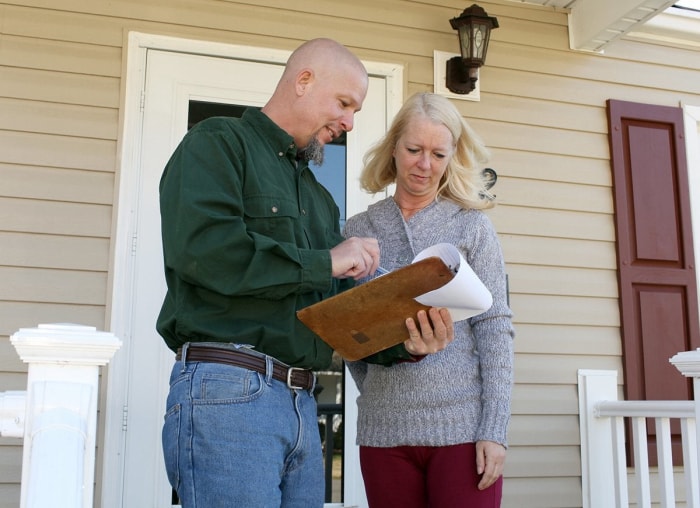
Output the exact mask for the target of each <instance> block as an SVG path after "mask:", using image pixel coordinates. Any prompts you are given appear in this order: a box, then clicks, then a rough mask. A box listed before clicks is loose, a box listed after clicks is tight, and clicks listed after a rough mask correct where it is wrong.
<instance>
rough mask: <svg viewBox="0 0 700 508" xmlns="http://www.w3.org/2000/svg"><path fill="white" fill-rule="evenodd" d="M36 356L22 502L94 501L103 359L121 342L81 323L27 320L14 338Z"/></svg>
mask: <svg viewBox="0 0 700 508" xmlns="http://www.w3.org/2000/svg"><path fill="white" fill-rule="evenodd" d="M10 340H11V342H12V344H13V345H14V347H15V349H16V350H17V353H18V354H19V356H20V358H21V359H22V361H24V362H25V363H27V364H29V368H28V380H27V395H26V414H25V428H24V454H23V457H22V490H21V503H20V507H21V508H45V507H53V508H62V507H65V508H69V507H70V508H92V505H93V504H92V500H93V490H94V487H93V483H94V477H95V471H94V466H95V434H96V423H97V393H98V378H99V367H100V365H105V364H107V363H108V362H109V360H110V359H111V358H112V356H113V355H114V353H115V352H116V351H117V349H119V347H120V346H121V342H120V341H119V340H118V339H117V338H116V337H115V336H114V335H112V334H111V333H107V332H98V331H97V330H96V329H95V328H93V327H90V326H80V325H73V324H48V325H39V327H38V328H22V329H20V330H19V331H18V332H16V333H15V334H13V335H12V337H11V338H10Z"/></svg>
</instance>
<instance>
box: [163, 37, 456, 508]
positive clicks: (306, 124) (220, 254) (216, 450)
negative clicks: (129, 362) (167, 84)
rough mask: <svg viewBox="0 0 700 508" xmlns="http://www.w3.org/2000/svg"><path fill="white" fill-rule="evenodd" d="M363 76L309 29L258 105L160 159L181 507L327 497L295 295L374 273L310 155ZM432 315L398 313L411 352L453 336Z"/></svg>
mask: <svg viewBox="0 0 700 508" xmlns="http://www.w3.org/2000/svg"><path fill="white" fill-rule="evenodd" d="M367 86H368V77H367V72H366V70H365V68H364V66H363V65H362V63H361V62H360V61H359V60H358V59H357V57H355V56H354V55H353V54H352V53H351V52H350V51H349V50H348V49H347V48H345V47H343V46H342V45H340V44H338V43H337V42H335V41H332V40H329V39H315V40H312V41H309V42H307V43H305V44H302V45H301V46H300V47H299V48H298V49H297V50H296V51H294V52H293V53H292V55H291V56H290V58H289V61H288V62H287V65H286V67H285V70H284V72H283V74H282V77H281V79H280V81H279V83H278V85H277V88H276V89H275V91H274V93H273V95H272V97H271V98H270V100H269V101H268V103H267V104H266V105H265V106H264V107H263V108H262V110H261V111H257V110H255V109H249V110H247V111H246V112H245V113H244V114H243V116H242V118H241V119H231V118H212V119H209V120H205V121H203V122H201V123H200V124H198V125H196V126H195V127H193V128H192V129H191V131H190V132H189V133H188V134H187V135H186V136H185V137H184V138H183V140H182V142H181V143H180V145H179V146H178V148H177V149H176V150H175V152H174V153H173V155H172V157H171V159H170V161H169V162H168V164H167V166H166V168H165V171H164V173H163V176H162V179H161V185H160V193H161V224H162V236H163V252H164V264H165V275H166V281H167V284H168V293H167V295H166V297H165V301H164V302H163V307H162V310H161V313H160V315H159V317H158V322H157V329H158V331H159V333H160V334H161V335H162V336H163V338H164V340H165V342H166V344H167V345H168V347H170V348H171V349H172V350H173V351H176V352H177V357H176V359H177V362H176V364H175V366H174V367H173V370H172V374H171V379H170V393H169V395H168V401H167V410H166V415H165V423H164V426H163V451H164V456H165V463H166V469H167V472H168V477H169V479H170V482H171V484H172V485H173V487H174V488H175V489H176V490H177V493H178V496H179V498H180V502H181V504H182V506H183V508H216V507H225V508H230V507H245V508H256V507H261V508H262V507H277V506H280V507H289V508H291V507H299V508H313V507H320V506H322V505H323V497H324V496H323V494H324V492H323V489H324V487H323V466H322V457H321V449H320V440H319V432H318V427H317V416H316V403H315V400H314V398H313V387H314V383H315V378H314V375H313V373H312V372H311V371H312V370H315V369H321V368H324V367H326V366H327V365H328V364H329V363H330V359H331V354H332V351H331V350H330V348H329V347H328V346H327V345H326V344H325V343H324V342H323V341H322V340H320V338H319V337H318V336H316V335H315V334H314V333H313V332H311V331H310V330H309V329H308V328H306V327H305V326H304V325H303V324H301V322H300V321H298V320H297V318H296V311H297V310H298V309H300V308H303V307H305V306H307V305H310V304H312V303H315V302H317V301H319V300H321V299H323V298H326V297H328V296H332V295H334V294H336V293H337V292H339V291H342V290H344V289H346V288H347V287H349V286H351V285H352V283H353V280H354V279H359V278H361V277H365V276H368V275H370V274H372V273H374V271H375V270H376V269H377V267H378V260H379V247H378V244H377V242H376V240H374V239H369V238H349V239H347V240H345V241H343V238H342V236H341V235H340V231H339V211H338V207H337V206H336V204H335V203H334V202H333V200H332V198H331V196H330V194H329V193H328V192H327V191H326V190H325V189H324V188H323V187H322V186H321V185H320V184H318V182H317V181H316V179H315V178H314V176H313V174H312V172H311V171H310V170H309V168H308V162H309V160H313V161H316V162H317V163H320V161H321V160H322V156H323V146H324V145H325V144H326V143H328V142H329V141H331V140H332V139H333V138H335V137H337V136H339V135H341V134H342V133H343V132H345V131H349V130H351V129H352V127H353V117H354V114H355V112H357V111H359V110H360V108H361V106H362V102H363V101H364V98H365V95H366V93H367ZM430 318H431V319H432V324H431V321H430V320H429V319H428V317H427V316H425V315H421V316H419V317H418V324H416V323H414V322H413V321H412V320H410V321H409V322H408V323H407V330H408V333H409V339H408V340H407V343H409V342H410V344H411V348H412V349H411V352H412V353H414V354H422V353H426V352H430V351H431V350H437V349H439V348H442V347H444V345H445V344H446V343H447V342H449V340H451V333H452V332H451V329H452V323H451V321H450V318H449V314H448V313H445V311H442V312H439V311H438V310H437V309H431V313H430Z"/></svg>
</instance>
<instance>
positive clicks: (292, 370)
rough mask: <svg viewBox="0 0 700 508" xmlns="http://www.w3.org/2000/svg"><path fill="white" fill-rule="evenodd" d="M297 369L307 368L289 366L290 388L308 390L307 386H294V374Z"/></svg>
mask: <svg viewBox="0 0 700 508" xmlns="http://www.w3.org/2000/svg"><path fill="white" fill-rule="evenodd" d="M295 370H299V371H304V370H306V369H302V368H299V367H289V369H288V370H287V388H289V389H290V390H306V387H305V386H294V385H293V384H292V374H293V373H294V371H295Z"/></svg>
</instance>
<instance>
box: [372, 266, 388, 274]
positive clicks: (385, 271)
mask: <svg viewBox="0 0 700 508" xmlns="http://www.w3.org/2000/svg"><path fill="white" fill-rule="evenodd" d="M387 273H389V270H387V269H386V268H382V267H381V266H378V267H377V271H376V272H374V274H375V275H377V276H379V275H386V274H387Z"/></svg>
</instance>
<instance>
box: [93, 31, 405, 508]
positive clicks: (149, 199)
mask: <svg viewBox="0 0 700 508" xmlns="http://www.w3.org/2000/svg"><path fill="white" fill-rule="evenodd" d="M287 57H288V52H282V51H280V52H277V51H273V50H261V49H258V48H244V47H238V46H229V45H221V44H211V43H203V42H198V41H184V40H181V39H171V38H165V37H156V36H149V35H144V34H130V47H129V56H128V65H127V76H126V79H127V84H126V98H125V104H124V122H123V123H124V131H123V147H122V155H121V156H122V160H121V167H120V181H119V199H118V207H119V209H118V213H117V225H116V236H115V251H114V262H113V270H112V273H113V292H112V304H111V307H110V311H111V319H110V321H111V331H112V332H113V333H115V334H116V335H117V336H118V337H120V338H121V339H122V341H123V343H124V345H123V347H122V349H121V350H120V351H119V352H118V353H117V355H116V356H115V358H114V360H113V362H112V363H111V364H110V367H109V378H108V380H109V383H108V393H107V395H106V398H107V403H106V409H105V412H106V424H105V439H104V453H103V463H104V468H103V475H102V484H101V485H100V488H101V489H100V490H101V491H102V506H103V507H105V508H110V507H132V506H149V507H154V508H162V507H170V506H171V505H172V500H171V489H170V486H169V484H168V482H167V479H166V477H165V472H164V467H163V462H162V455H161V446H160V430H161V424H162V415H163V409H164V403H165V398H166V395H167V389H168V387H167V380H168V376H169V371H170V367H171V366H172V363H173V354H172V352H170V351H169V350H168V349H167V348H166V347H165V346H164V344H163V341H162V339H161V338H160V336H159V335H158V334H157V333H156V331H155V320H156V317H157V315H158V311H159V310H160V304H161V302H162V299H163V295H164V294H165V281H164V277H163V268H162V251H161V244H160V214H159V209H158V183H159V180H160V175H161V172H162V169H163V167H164V166H165V164H166V162H167V160H168V158H169V156H170V154H171V153H172V151H173V150H174V149H175V147H176V146H177V144H178V143H179V141H180V140H181V139H182V137H183V135H184V134H185V132H186V131H187V120H188V112H189V104H190V101H201V102H216V103H226V104H238V105H251V106H262V105H263V104H264V103H265V102H266V101H267V99H268V97H269V96H270V95H271V93H272V91H273V89H274V87H275V85H276V83H277V81H278V79H279V77H280V75H281V72H282V69H283V63H284V62H285V61H286V59H287ZM373 68H376V69H378V72H373V71H372V69H373ZM368 70H370V74H371V77H370V89H369V92H368V96H367V99H366V102H365V105H364V107H363V110H362V111H361V112H360V113H359V114H358V115H357V116H356V119H355V129H354V130H353V131H352V132H351V133H349V134H348V140H347V180H348V181H347V195H346V202H347V214H348V216H349V215H352V214H354V213H357V212H359V211H362V210H364V209H365V208H366V207H367V205H368V204H369V203H370V202H372V201H374V200H377V199H379V198H381V197H382V196H374V197H373V196H369V195H366V194H363V193H361V192H360V191H359V188H358V184H357V177H358V174H359V170H360V166H361V158H362V155H363V154H364V152H365V151H366V150H367V148H368V147H369V146H370V145H371V144H372V143H373V142H374V141H376V140H377V139H378V138H379V137H381V135H382V134H383V133H384V131H385V129H386V125H387V122H388V119H389V118H390V116H391V115H392V114H393V112H395V111H396V109H397V108H398V106H399V105H400V102H401V97H400V92H397V90H399V91H400V90H401V87H400V86H401V83H400V80H401V69H400V68H399V67H396V66H387V65H384V66H382V65H377V64H368ZM375 74H376V75H375ZM348 379H349V376H348ZM348 384H349V385H351V386H349V387H348V391H349V393H347V394H346V400H347V404H346V407H347V409H346V410H347V418H346V422H345V434H346V443H350V447H349V448H348V449H347V451H346V463H345V505H346V506H363V505H365V504H366V501H365V500H364V491H363V489H362V481H361V478H360V472H359V465H358V461H357V454H356V450H355V447H354V434H355V433H354V427H355V415H356V411H355V408H354V405H355V397H356V389H355V387H354V386H353V385H352V383H351V382H350V383H348Z"/></svg>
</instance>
